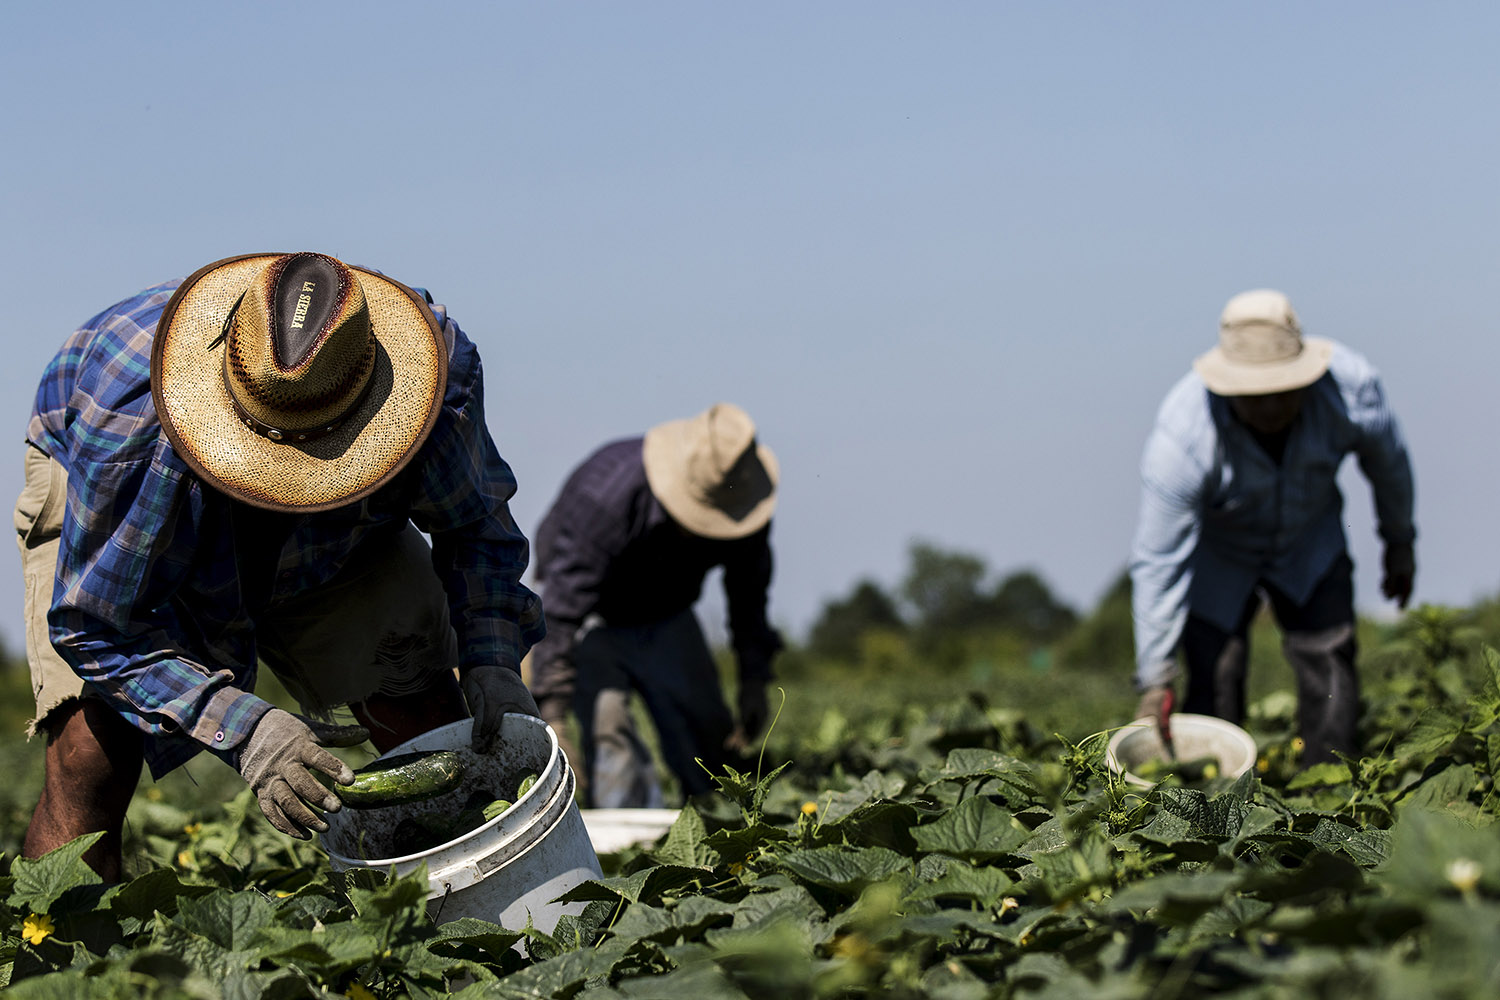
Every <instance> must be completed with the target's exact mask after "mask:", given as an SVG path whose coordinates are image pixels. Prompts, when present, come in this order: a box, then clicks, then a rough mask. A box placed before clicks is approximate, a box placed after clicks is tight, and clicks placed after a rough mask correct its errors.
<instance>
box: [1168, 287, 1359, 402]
mask: <svg viewBox="0 0 1500 1000" xmlns="http://www.w3.org/2000/svg"><path fill="white" fill-rule="evenodd" d="M1332 357H1333V343H1332V342H1331V341H1327V340H1324V339H1322V338H1320V337H1304V336H1303V335H1302V327H1301V324H1299V323H1298V321H1297V314H1296V313H1295V312H1294V311H1293V310H1292V304H1291V302H1289V301H1288V300H1287V297H1286V296H1285V295H1283V294H1282V293H1281V292H1277V291H1272V290H1271V289H1265V288H1262V289H1256V290H1254V291H1249V292H1241V293H1240V294H1239V295H1236V296H1235V297H1234V298H1232V299H1230V300H1229V302H1228V304H1227V305H1225V306H1224V312H1223V314H1222V315H1221V316H1220V317H1219V344H1218V346H1217V347H1215V348H1213V350H1211V351H1208V352H1207V353H1206V354H1201V355H1199V356H1198V358H1197V359H1196V360H1194V361H1193V370H1194V371H1196V372H1197V373H1198V377H1199V378H1201V379H1203V384H1204V385H1206V386H1207V387H1208V390H1209V391H1210V392H1212V393H1216V394H1217V395H1220V396H1265V395H1270V394H1272V393H1277V392H1288V391H1290V390H1292V389H1301V388H1303V387H1305V386H1309V385H1312V384H1313V383H1314V382H1316V381H1317V380H1318V379H1320V378H1322V377H1323V373H1324V372H1326V371H1327V370H1328V363H1329V361H1330V359H1331V358H1332Z"/></svg>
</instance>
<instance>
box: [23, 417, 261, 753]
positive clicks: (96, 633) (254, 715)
mask: <svg viewBox="0 0 1500 1000" xmlns="http://www.w3.org/2000/svg"><path fill="white" fill-rule="evenodd" d="M71 464H72V466H73V468H72V470H71V471H70V475H69V477H68V492H69V497H68V505H67V507H68V512H67V515H66V517H65V518H64V522H63V536H62V548H61V555H60V556H59V559H58V568H57V580H56V585H55V590H54V598H53V603H52V608H51V611H50V612H49V615H48V624H49V632H50V637H51V639H52V643H53V645H54V647H56V648H57V650H58V651H59V653H60V654H61V655H62V656H63V658H64V659H66V660H67V661H68V662H69V664H70V665H71V666H72V667H73V669H74V670H75V671H77V672H78V674H79V675H80V676H81V677H82V678H83V679H84V680H85V681H86V682H88V683H89V684H90V685H92V686H93V687H94V688H95V690H97V691H98V692H99V693H100V694H101V695H103V696H104V697H105V699H106V700H107V701H108V702H109V703H110V704H111V705H113V706H114V707H115V708H116V709H117V710H118V711H119V712H120V714H121V715H122V716H124V717H125V718H126V720H128V721H129V722H131V723H132V724H134V725H135V726H137V727H138V728H140V729H142V730H144V731H145V732H147V733H149V734H151V735H154V736H167V737H174V736H185V737H188V738H190V739H191V740H192V741H193V742H195V743H197V744H199V745H201V747H202V748H206V749H209V750H213V751H217V752H227V751H230V750H232V749H233V748H234V747H236V746H238V745H239V744H240V743H241V742H242V741H243V740H244V738H245V737H246V736H247V735H248V734H249V732H250V730H251V729H253V728H254V727H255V724H256V723H257V722H259V721H260V717H261V716H262V715H263V714H264V713H265V712H266V711H267V710H268V709H269V708H270V706H269V705H268V704H267V703H266V702H265V701H263V700H261V699H260V698H257V697H256V696H254V695H253V694H250V693H248V692H246V691H244V690H242V689H241V688H240V687H238V686H237V684H236V678H235V676H234V674H233V672H232V671H230V670H227V669H218V670H210V669H208V668H207V667H204V666H201V665H200V664H198V663H197V662H195V660H194V658H193V657H192V655H191V653H190V648H191V643H190V641H189V639H188V633H187V630H186V629H185V628H184V627H183V625H182V623H181V622H180V621H179V620H178V616H177V614H176V612H175V610H174V608H173V603H172V600H171V595H172V593H173V592H174V591H175V590H176V589H177V588H178V587H179V586H180V585H181V584H182V582H183V580H184V579H185V578H186V576H187V574H188V571H189V569H190V567H191V564H192V559H193V555H194V553H195V551H196V549H197V545H198V523H197V519H196V518H195V517H194V516H193V511H192V509H191V508H192V506H193V505H192V503H191V502H190V496H189V493H190V490H189V482H190V476H191V474H190V473H189V471H188V470H187V469H186V467H185V466H184V465H183V464H182V461H181V459H180V458H178V457H177V455H176V454H175V453H173V452H172V450H171V448H170V446H169V445H168V444H167V443H166V442H165V441H161V442H159V443H158V444H157V445H156V447H155V448H153V449H152V450H151V451H150V453H149V454H148V455H145V456H142V457H138V458H134V459H126V460H122V461H114V462H89V461H86V460H85V459H83V458H82V457H81V456H79V457H75V458H74V459H73V461H72V463H71ZM167 756H172V755H171V754H168V755H167ZM176 756H179V757H186V756H191V752H190V751H179V752H178V754H177V755H176ZM155 764H156V761H155V760H154V759H153V770H157V769H156V767H155Z"/></svg>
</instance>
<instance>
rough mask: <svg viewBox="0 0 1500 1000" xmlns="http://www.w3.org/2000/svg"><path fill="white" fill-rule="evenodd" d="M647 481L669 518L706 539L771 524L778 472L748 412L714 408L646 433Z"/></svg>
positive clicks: (740, 534) (724, 405)
mask: <svg viewBox="0 0 1500 1000" xmlns="http://www.w3.org/2000/svg"><path fill="white" fill-rule="evenodd" d="M642 458H643V460H644V461H645V464H646V482H647V483H649V484H650V486H651V492H652V494H654V495H655V496H656V499H657V500H659V501H660V502H661V505H662V506H663V507H665V508H666V509H667V513H668V514H670V515H672V520H674V521H676V522H677V523H678V524H680V525H682V526H683V527H684V528H686V529H688V530H689V531H691V532H692V533H693V534H695V535H703V536H704V537H706V538H723V539H728V538H743V537H745V536H746V535H750V534H754V533H755V532H757V531H759V530H760V529H761V528H764V527H765V526H766V524H767V523H768V522H769V521H770V520H771V513H772V511H773V510H774V509H775V508H776V483H777V480H778V479H779V477H780V469H779V468H778V466H777V465H776V456H775V455H773V454H772V453H771V449H769V448H767V447H766V446H765V445H763V444H759V443H758V442H757V441H756V440H755V423H754V421H752V420H751V419H750V414H748V413H746V412H745V411H744V410H742V409H740V408H739V407H738V406H735V405H734V404H733V403H715V404H714V405H713V406H710V407H709V408H708V409H706V410H704V411H703V412H702V413H700V414H698V415H697V416H695V417H688V418H687V419H686V420H672V421H669V422H667V423H664V424H658V425H657V426H655V427H653V428H651V429H650V430H649V431H647V432H646V439H645V444H644V446H643V448H642Z"/></svg>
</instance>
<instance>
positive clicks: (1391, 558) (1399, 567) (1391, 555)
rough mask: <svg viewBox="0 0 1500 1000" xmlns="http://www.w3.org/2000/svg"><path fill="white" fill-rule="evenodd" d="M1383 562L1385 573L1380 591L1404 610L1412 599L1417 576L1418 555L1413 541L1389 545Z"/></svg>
mask: <svg viewBox="0 0 1500 1000" xmlns="http://www.w3.org/2000/svg"><path fill="white" fill-rule="evenodd" d="M1381 562H1382V563H1383V564H1384V570H1385V575H1384V577H1383V578H1382V579H1381V581H1380V592H1381V593H1383V594H1385V596H1386V597H1389V598H1390V599H1391V600H1393V601H1395V602H1396V606H1397V607H1398V608H1402V609H1403V610H1404V609H1405V608H1406V602H1407V601H1409V600H1411V588H1412V585H1413V583H1415V581H1416V578H1417V556H1416V553H1415V551H1413V549H1412V545H1411V543H1410V542H1403V543H1401V544H1399V545H1398V544H1389V545H1387V546H1386V547H1385V557H1384V559H1382V560H1381Z"/></svg>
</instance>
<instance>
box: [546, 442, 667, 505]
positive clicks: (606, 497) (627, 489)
mask: <svg viewBox="0 0 1500 1000" xmlns="http://www.w3.org/2000/svg"><path fill="white" fill-rule="evenodd" d="M641 447H642V439H641V438H640V437H629V438H621V439H619V440H617V441H610V442H608V443H607V444H603V445H600V446H599V447H598V448H596V449H594V451H593V452H591V453H590V454H589V456H588V457H587V458H585V459H584V460H583V461H582V462H581V463H580V464H579V465H578V467H577V468H576V469H574V470H573V472H572V474H571V475H569V476H568V481H567V484H566V485H565V486H564V487H563V492H564V493H565V494H570V495H572V496H575V497H581V498H587V499H589V500H592V501H594V502H595V503H600V504H604V503H607V502H609V501H610V500H612V499H615V498H619V497H623V496H624V495H626V494H629V493H631V492H634V491H637V490H640V489H645V488H646V467H645V463H644V462H643V461H642V459H641Z"/></svg>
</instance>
